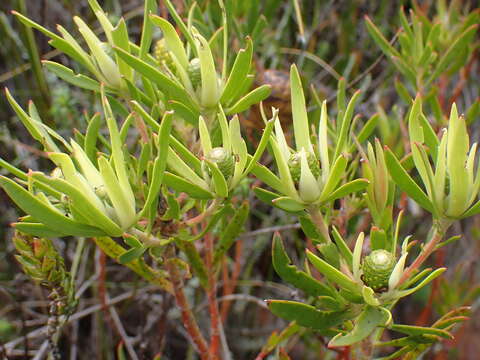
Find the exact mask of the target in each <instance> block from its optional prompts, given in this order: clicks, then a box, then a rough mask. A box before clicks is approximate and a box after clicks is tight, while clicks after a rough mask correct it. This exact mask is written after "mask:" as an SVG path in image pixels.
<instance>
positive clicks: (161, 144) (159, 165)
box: [141, 111, 173, 214]
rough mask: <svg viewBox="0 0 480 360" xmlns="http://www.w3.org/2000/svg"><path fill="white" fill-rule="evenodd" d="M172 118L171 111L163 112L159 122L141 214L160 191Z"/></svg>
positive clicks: (165, 165)
mask: <svg viewBox="0 0 480 360" xmlns="http://www.w3.org/2000/svg"><path fill="white" fill-rule="evenodd" d="M172 120H173V112H172V111H167V112H165V115H164V116H163V119H162V122H161V124H160V131H159V134H158V144H157V145H158V155H157V157H156V158H155V162H154V164H153V177H152V181H151V182H150V184H149V188H148V195H147V199H146V200H145V206H144V207H143V210H142V211H141V214H144V212H145V211H147V209H149V208H150V206H151V205H152V203H153V202H154V201H155V199H156V198H157V197H158V195H159V193H160V188H161V185H162V180H163V176H164V173H165V169H166V167H167V153H168V144H169V139H170V132H171V129H172Z"/></svg>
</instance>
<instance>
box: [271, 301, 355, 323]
mask: <svg viewBox="0 0 480 360" xmlns="http://www.w3.org/2000/svg"><path fill="white" fill-rule="evenodd" d="M267 304H268V308H269V309H270V311H271V312H272V313H274V314H275V315H277V316H278V317H281V318H282V319H285V320H288V321H296V322H297V324H298V325H301V326H305V327H308V328H311V329H314V330H320V331H322V330H327V329H329V328H331V327H334V326H338V325H340V324H342V323H343V322H344V321H345V320H348V319H350V318H351V317H352V314H351V313H350V312H348V311H320V310H317V309H315V308H314V307H313V306H311V305H307V304H302V303H300V302H296V301H288V300H268V301H267Z"/></svg>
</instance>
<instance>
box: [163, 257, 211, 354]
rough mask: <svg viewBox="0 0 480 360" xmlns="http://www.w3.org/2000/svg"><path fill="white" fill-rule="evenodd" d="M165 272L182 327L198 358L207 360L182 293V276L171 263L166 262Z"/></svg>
mask: <svg viewBox="0 0 480 360" xmlns="http://www.w3.org/2000/svg"><path fill="white" fill-rule="evenodd" d="M166 265H167V270H168V273H169V274H170V280H171V282H172V287H173V292H174V294H175V300H176V301H177V305H178V307H179V308H180V312H181V314H182V321H183V326H184V327H185V329H186V330H187V332H188V334H189V337H190V340H191V341H192V343H193V344H194V345H195V347H196V349H197V351H198V353H199V354H200V358H201V359H202V360H209V359H210V356H209V354H208V346H207V342H206V341H205V339H204V337H203V335H202V333H201V332H200V328H199V327H198V324H197V321H196V320H195V317H194V316H193V314H192V310H191V308H190V306H189V305H188V301H187V297H186V296H185V293H184V291H183V287H184V285H183V275H182V274H181V272H180V271H179V270H178V268H177V265H176V264H175V263H174V262H173V261H167V264H166Z"/></svg>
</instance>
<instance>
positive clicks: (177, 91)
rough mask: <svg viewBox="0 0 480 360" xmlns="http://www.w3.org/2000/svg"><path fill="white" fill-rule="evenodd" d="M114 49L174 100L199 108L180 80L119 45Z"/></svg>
mask: <svg viewBox="0 0 480 360" xmlns="http://www.w3.org/2000/svg"><path fill="white" fill-rule="evenodd" d="M114 50H115V52H116V53H117V54H118V55H119V57H120V58H121V59H122V60H124V61H125V62H126V63H127V64H128V65H130V66H131V67H132V68H134V69H135V70H137V71H138V72H139V73H140V74H142V75H144V76H145V77H146V78H147V79H149V80H151V81H153V82H154V83H155V84H156V85H157V86H158V87H159V89H160V90H161V91H162V92H164V93H165V94H168V95H169V96H171V97H172V98H173V99H174V100H178V101H180V102H182V103H184V104H188V105H189V106H191V107H192V108H194V109H197V110H198V105H196V104H194V103H193V102H192V101H191V96H190V95H189V94H188V93H187V92H186V91H185V89H184V88H183V87H182V86H181V85H180V84H179V83H178V82H176V81H173V80H171V79H170V78H168V77H167V76H166V75H164V74H162V73H161V72H160V71H159V70H158V69H156V68H154V67H153V66H152V65H149V64H148V63H146V62H145V61H143V60H140V59H139V58H137V57H135V56H133V55H130V54H129V53H128V52H126V51H125V50H123V49H120V48H118V47H115V48H114Z"/></svg>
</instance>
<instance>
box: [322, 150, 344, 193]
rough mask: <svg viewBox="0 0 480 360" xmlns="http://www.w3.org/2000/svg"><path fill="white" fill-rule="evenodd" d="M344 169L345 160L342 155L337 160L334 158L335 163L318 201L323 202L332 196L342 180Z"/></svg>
mask: <svg viewBox="0 0 480 360" xmlns="http://www.w3.org/2000/svg"><path fill="white" fill-rule="evenodd" d="M346 168H347V158H346V157H345V156H343V155H340V156H339V157H338V158H336V160H335V163H334V164H333V166H332V169H331V171H330V174H329V176H328V179H327V182H326V183H325V185H324V187H323V190H322V193H321V195H320V201H325V200H326V199H327V198H328V197H329V196H330V195H331V194H332V192H333V191H334V190H335V188H336V187H337V185H338V183H339V182H340V180H342V177H343V174H344V173H345V169H346Z"/></svg>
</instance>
